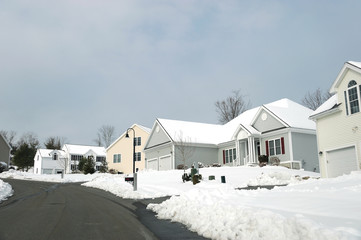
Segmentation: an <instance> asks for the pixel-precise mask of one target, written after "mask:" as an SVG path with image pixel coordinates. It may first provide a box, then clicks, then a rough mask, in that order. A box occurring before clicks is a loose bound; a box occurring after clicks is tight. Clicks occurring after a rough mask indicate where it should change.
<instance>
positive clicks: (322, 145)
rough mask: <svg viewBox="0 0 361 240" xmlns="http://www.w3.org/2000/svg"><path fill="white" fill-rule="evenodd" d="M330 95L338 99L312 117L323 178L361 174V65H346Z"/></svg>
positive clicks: (353, 63)
mask: <svg viewBox="0 0 361 240" xmlns="http://www.w3.org/2000/svg"><path fill="white" fill-rule="evenodd" d="M330 93H331V94H334V95H333V96H332V97H331V98H330V99H328V100H327V101H326V102H325V103H324V104H322V105H321V106H320V107H319V108H318V109H316V110H315V111H314V112H313V113H312V115H311V116H310V119H312V120H314V121H315V122H316V125H317V141H318V152H319V162H320V169H321V176H322V177H336V176H340V175H343V174H348V173H350V172H351V171H356V170H360V167H361V112H360V106H361V62H351V61H349V62H346V63H345V64H344V66H343V68H342V69H341V71H340V73H339V74H338V76H337V78H336V80H335V81H334V82H333V84H332V86H331V89H330Z"/></svg>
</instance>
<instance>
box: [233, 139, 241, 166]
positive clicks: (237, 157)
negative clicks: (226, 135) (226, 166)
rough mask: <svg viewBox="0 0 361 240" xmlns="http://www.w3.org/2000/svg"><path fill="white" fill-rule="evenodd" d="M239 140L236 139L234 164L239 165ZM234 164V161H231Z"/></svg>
mask: <svg viewBox="0 0 361 240" xmlns="http://www.w3.org/2000/svg"><path fill="white" fill-rule="evenodd" d="M239 144H240V142H239V141H238V140H236V154H237V155H236V166H239V165H240V163H241V151H240V146H239ZM233 165H234V163H233Z"/></svg>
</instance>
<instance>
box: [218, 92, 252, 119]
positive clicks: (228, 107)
mask: <svg viewBox="0 0 361 240" xmlns="http://www.w3.org/2000/svg"><path fill="white" fill-rule="evenodd" d="M240 92H241V91H240V90H237V91H233V95H232V96H229V97H228V98H226V99H225V100H222V101H217V102H216V103H215V106H216V111H217V113H218V115H219V117H218V121H219V122H220V123H222V124H225V123H227V122H229V121H231V120H232V119H234V118H236V117H237V116H238V115H239V114H241V113H243V112H244V111H246V110H248V109H249V108H250V106H251V103H250V102H249V101H246V100H245V99H244V98H243V96H242V95H241V93H240Z"/></svg>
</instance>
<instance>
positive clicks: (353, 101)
mask: <svg viewBox="0 0 361 240" xmlns="http://www.w3.org/2000/svg"><path fill="white" fill-rule="evenodd" d="M357 86H358V85H357V82H356V81H355V80H351V81H350V82H349V83H348V86H347V87H348V88H347V91H345V92H344V94H345V105H346V114H347V115H349V114H354V113H358V112H360V95H361V85H360V87H359V89H358V87H357ZM359 91H360V92H359ZM349 110H350V111H349Z"/></svg>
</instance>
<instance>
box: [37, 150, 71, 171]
mask: <svg viewBox="0 0 361 240" xmlns="http://www.w3.org/2000/svg"><path fill="white" fill-rule="evenodd" d="M66 164H67V160H66V154H65V152H64V151H62V150H54V149H38V150H37V151H36V154H35V157H34V173H35V174H57V173H62V172H63V171H64V169H65V166H66Z"/></svg>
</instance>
